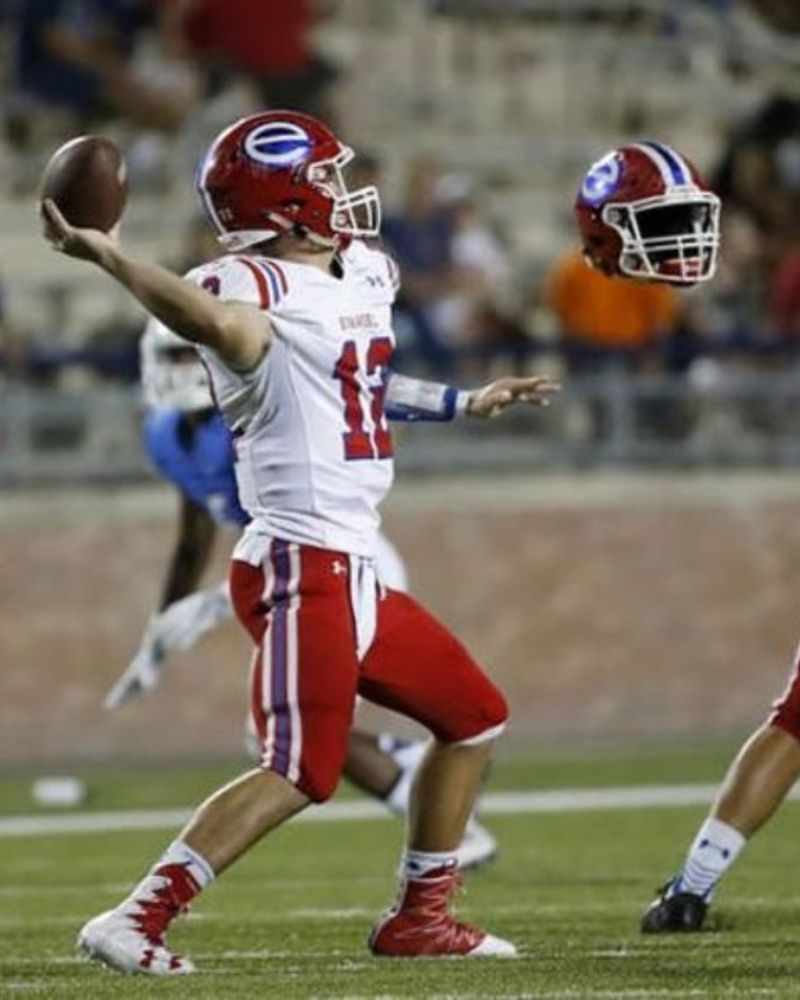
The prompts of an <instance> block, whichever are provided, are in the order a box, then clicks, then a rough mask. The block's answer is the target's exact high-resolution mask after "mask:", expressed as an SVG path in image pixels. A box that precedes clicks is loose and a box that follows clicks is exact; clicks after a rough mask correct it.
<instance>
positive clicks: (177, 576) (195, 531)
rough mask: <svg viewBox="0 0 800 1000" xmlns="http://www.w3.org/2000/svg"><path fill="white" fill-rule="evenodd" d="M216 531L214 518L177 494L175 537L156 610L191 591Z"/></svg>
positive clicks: (201, 571) (200, 575) (202, 508)
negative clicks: (179, 500)
mask: <svg viewBox="0 0 800 1000" xmlns="http://www.w3.org/2000/svg"><path fill="white" fill-rule="evenodd" d="M216 534H217V527H216V525H215V523H214V519H213V518H212V517H211V515H210V514H209V513H208V511H207V510H206V509H205V508H204V507H201V506H200V504H197V503H195V502H194V501H193V500H191V499H189V497H187V496H186V495H185V494H181V512H180V523H179V525H178V538H177V541H176V543H175V548H174V550H173V552H172V558H171V559H170V563H169V567H168V569H167V577H166V580H165V581H164V589H163V591H162V595H161V604H160V605H159V611H165V610H166V609H167V608H168V607H169V606H170V604H174V603H175V601H179V600H180V599H181V598H182V597H188V595H189V594H193V593H194V592H195V591H196V590H197V587H198V585H199V583H200V578H201V577H202V575H203V573H204V571H205V569H206V566H207V565H208V560H209V557H210V555H211V548H212V545H213V543H214V538H215V536H216Z"/></svg>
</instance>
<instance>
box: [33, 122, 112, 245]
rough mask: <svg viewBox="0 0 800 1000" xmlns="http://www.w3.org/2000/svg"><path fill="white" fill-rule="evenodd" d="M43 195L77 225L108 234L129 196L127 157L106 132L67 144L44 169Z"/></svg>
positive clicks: (41, 191) (57, 151)
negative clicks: (50, 199) (125, 157)
mask: <svg viewBox="0 0 800 1000" xmlns="http://www.w3.org/2000/svg"><path fill="white" fill-rule="evenodd" d="M40 196H41V197H42V198H52V199H53V201H54V202H55V203H56V205H58V207H59V209H60V210H61V212H62V214H63V215H64V218H65V219H66V220H67V222H70V223H72V225H73V226H80V227H86V228H91V229H102V230H103V232H104V233H107V232H108V231H109V229H111V228H112V227H113V226H114V225H116V223H117V222H118V221H119V218H120V216H121V215H122V210H123V209H124V208H125V200H126V198H127V196H128V181H127V171H126V169H125V160H124V159H123V156H122V153H121V152H120V151H119V148H118V147H117V145H116V143H114V142H112V140H111V139H107V138H106V137H105V136H102V135H79V136H78V137H77V138H76V139H70V141H69V142H66V143H64V145H63V146H61V147H60V148H59V149H57V150H56V151H55V153H53V155H52V156H51V157H50V161H49V163H48V164H47V166H46V167H45V168H44V174H43V175H42V184H41V190H40Z"/></svg>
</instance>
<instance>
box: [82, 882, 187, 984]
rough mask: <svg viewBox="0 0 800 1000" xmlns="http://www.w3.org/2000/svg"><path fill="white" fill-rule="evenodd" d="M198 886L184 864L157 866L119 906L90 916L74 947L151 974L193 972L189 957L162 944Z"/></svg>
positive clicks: (127, 969)
mask: <svg viewBox="0 0 800 1000" xmlns="http://www.w3.org/2000/svg"><path fill="white" fill-rule="evenodd" d="M198 888H199V887H198V885H197V883H196V882H195V881H194V879H193V878H192V876H191V875H190V873H189V872H188V871H187V869H186V867H185V866H184V865H181V864H164V865H161V866H160V867H158V868H156V869H155V870H154V871H152V872H151V873H150V874H149V875H147V876H145V878H144V879H142V881H141V882H140V883H139V885H138V886H137V887H136V888H135V889H134V891H133V893H132V894H131V895H130V896H128V898H127V899H125V900H123V902H122V903H120V905H119V906H117V907H116V908H115V909H113V910H107V911H106V912H105V913H101V914H100V916H98V917H94V919H92V920H90V921H89V923H88V924H86V925H85V926H84V927H83V929H82V930H81V932H80V934H79V935H78V948H79V949H80V950H81V951H83V952H85V953H86V954H87V955H88V956H89V957H90V958H94V959H97V960H98V961H100V962H105V964H106V965H110V966H111V968H112V969H119V971H120V972H142V973H144V974H146V975H150V976H183V975H186V974H187V973H189V972H194V965H193V963H192V962H190V961H189V959H187V958H183V957H182V956H181V955H176V954H174V953H173V952H171V951H170V950H169V948H167V946H166V944H165V943H164V934H166V931H167V928H168V927H169V925H170V924H171V923H172V921H173V920H174V919H175V917H177V916H179V915H180V914H181V913H186V911H187V910H188V901H189V900H190V899H191V898H192V896H193V895H195V894H196V893H197V891H198Z"/></svg>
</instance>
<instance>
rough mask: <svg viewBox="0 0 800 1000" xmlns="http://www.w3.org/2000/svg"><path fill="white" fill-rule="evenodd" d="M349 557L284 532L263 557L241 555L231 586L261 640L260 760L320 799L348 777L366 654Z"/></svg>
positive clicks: (257, 691)
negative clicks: (286, 537) (358, 640)
mask: <svg viewBox="0 0 800 1000" xmlns="http://www.w3.org/2000/svg"><path fill="white" fill-rule="evenodd" d="M347 569H348V562H347V558H346V557H344V556H342V555H341V554H339V553H335V552H329V551H326V550H323V549H314V548H310V547H308V546H300V545H296V544H294V543H290V542H285V541H282V540H280V539H275V540H273V541H272V542H271V544H270V545H269V549H268V551H267V552H266V553H265V558H264V561H263V562H262V564H261V565H260V566H251V565H250V564H249V563H245V562H241V561H238V560H235V561H234V562H233V564H232V567H231V596H232V599H233V605H234V608H235V609H236V614H237V616H238V617H239V620H240V621H241V622H242V624H243V625H244V626H245V628H247V630H248V631H249V632H250V635H251V636H252V638H253V641H254V642H255V644H256V649H255V652H254V656H253V666H252V672H251V710H252V714H253V722H254V725H255V729H256V733H257V735H258V740H259V744H260V746H261V766H262V767H263V768H265V769H267V770H271V771H275V772H276V773H278V774H281V775H283V776H284V777H285V778H287V780H289V781H291V782H292V783H293V784H294V785H296V786H297V787H298V788H299V789H300V790H301V791H302V792H303V793H304V794H305V795H307V796H308V797H309V798H311V799H313V800H314V801H317V802H319V801H323V800H325V799H327V798H329V797H330V796H331V795H332V794H333V792H334V790H335V788H336V785H337V783H338V781H339V777H340V776H341V772H342V768H343V767H344V761H345V757H346V754H347V740H348V734H349V729H350V724H351V722H352V716H353V705H354V701H355V693H356V684H357V674H358V662H357V659H356V652H355V630H354V626H353V614H352V610H351V604H350V590H349V585H348V572H347V571H346V570H347Z"/></svg>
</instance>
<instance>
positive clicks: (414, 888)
mask: <svg viewBox="0 0 800 1000" xmlns="http://www.w3.org/2000/svg"><path fill="white" fill-rule="evenodd" d="M460 882H461V879H460V877H459V874H458V872H457V871H450V870H448V869H447V868H438V869H436V870H435V871H433V872H430V873H429V874H428V875H426V876H424V877H423V878H409V879H406V881H405V884H404V885H403V887H402V889H401V892H400V899H399V900H398V902H397V904H396V905H395V906H394V907H393V908H392V909H391V910H389V912H388V913H386V914H384V916H383V917H381V919H380V920H379V921H378V923H377V924H376V925H375V927H374V928H373V930H372V933H371V934H370V938H369V947H370V950H371V951H372V953H373V954H374V955H378V956H380V957H382V958H421V957H424V956H427V957H430V958H435V957H441V958H444V957H450V958H478V957H484V956H494V957H497V958H512V957H513V956H515V955H516V954H517V949H516V948H515V947H514V945H513V944H511V942H510V941H504V940H503V939H502V938H499V937H495V936H494V934H487V933H486V931H482V930H480V929H479V928H477V927H471V926H470V925H469V924H465V923H462V922H461V921H460V920H456V919H455V918H454V917H453V916H452V915H451V914H450V912H449V910H448V904H449V902H450V897H451V896H452V895H453V893H454V892H455V890H456V889H457V888H458V886H459V885H460Z"/></svg>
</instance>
